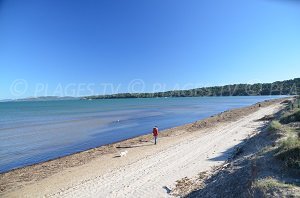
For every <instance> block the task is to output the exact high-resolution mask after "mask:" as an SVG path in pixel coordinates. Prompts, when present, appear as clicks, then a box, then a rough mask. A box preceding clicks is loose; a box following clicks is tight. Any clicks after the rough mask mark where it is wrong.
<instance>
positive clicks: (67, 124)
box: [0, 96, 280, 172]
mask: <svg viewBox="0 0 300 198" xmlns="http://www.w3.org/2000/svg"><path fill="white" fill-rule="evenodd" d="M278 97H280V96H247V97H199V98H198V97H197V98H149V99H117V100H116V99H115V100H69V101H43V102H36V101H35V102H2V103H0V172H5V171H8V170H11V169H14V168H18V167H23V166H26V165H30V164H34V163H38V162H42V161H47V160H49V159H53V158H57V157H61V156H65V155H68V154H72V153H75V152H78V151H83V150H87V149H89V148H93V147H97V146H100V145H104V144H108V143H112V142H116V141H120V140H123V139H127V138H131V137H134V136H137V135H142V134H146V133H150V132H151V130H152V127H153V126H154V125H158V126H159V128H160V129H166V128H170V127H174V126H178V125H182V124H186V123H190V122H194V121H196V120H199V119H203V118H205V117H209V116H211V115H213V114H216V113H219V112H222V111H225V110H228V109H232V108H238V107H244V106H248V105H251V104H254V103H257V102H260V101H263V100H266V99H272V98H278ZM118 120H119V121H118Z"/></svg>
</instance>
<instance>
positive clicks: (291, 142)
mask: <svg viewBox="0 0 300 198" xmlns="http://www.w3.org/2000/svg"><path fill="white" fill-rule="evenodd" d="M298 103H299V97H298V98H297V99H296V100H294V101H292V102H290V103H288V104H287V108H286V111H287V112H286V113H285V114H283V115H282V116H281V117H280V118H279V120H280V123H279V122H278V121H273V122H272V123H271V124H270V126H269V131H276V130H281V131H282V132H283V133H284V135H285V138H283V139H282V140H281V141H280V144H279V146H278V149H277V151H276V153H275V156H276V158H277V159H279V160H281V161H282V162H283V163H284V165H285V166H286V167H288V168H296V169H299V170H300V137H299V128H293V127H289V126H288V125H286V126H283V125H282V124H288V123H295V122H299V121H300V109H298V108H295V106H296V105H297V104H298ZM281 123H282V124H281Z"/></svg>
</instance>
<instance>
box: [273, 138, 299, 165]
mask: <svg viewBox="0 0 300 198" xmlns="http://www.w3.org/2000/svg"><path fill="white" fill-rule="evenodd" d="M276 157H277V158H278V159H280V160H282V161H283V162H284V164H285V166H286V167H290V168H296V169H299V170H300V141H299V139H298V137H288V138H287V139H286V140H283V141H282V142H281V144H280V146H279V148H278V152H277V154H276Z"/></svg>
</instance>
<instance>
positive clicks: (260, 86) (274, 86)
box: [82, 78, 300, 99]
mask: <svg viewBox="0 0 300 198" xmlns="http://www.w3.org/2000/svg"><path fill="white" fill-rule="evenodd" d="M299 94H300V78H295V79H293V80H285V81H276V82H273V83H256V84H233V85H224V86H214V87H203V88H197V89H189V90H173V91H166V92H156V93H119V94H112V95H98V96H88V97H84V98H82V99H114V98H156V97H197V96H260V95H299Z"/></svg>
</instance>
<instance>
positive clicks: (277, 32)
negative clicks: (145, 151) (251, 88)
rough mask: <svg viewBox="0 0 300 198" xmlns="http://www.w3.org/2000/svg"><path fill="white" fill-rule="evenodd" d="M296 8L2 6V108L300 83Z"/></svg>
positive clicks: (259, 3)
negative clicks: (16, 102)
mask: <svg viewBox="0 0 300 198" xmlns="http://www.w3.org/2000/svg"><path fill="white" fill-rule="evenodd" d="M299 68H300V3H297V1H296V0H294V1H293V0H243V1H241V0H227V1H224V0H202V1H200V0H186V1H183V0H110V1H106V0H42V1H41V0H0V99H5V98H25V97H36V96H46V95H56V96H67V95H69V96H84V95H95V94H110V93H120V92H154V91H165V90H173V89H186V88H195V87H204V86H214V85H225V84H234V83H255V82H273V81H277V80H287V79H292V78H296V77H300V69H299Z"/></svg>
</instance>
